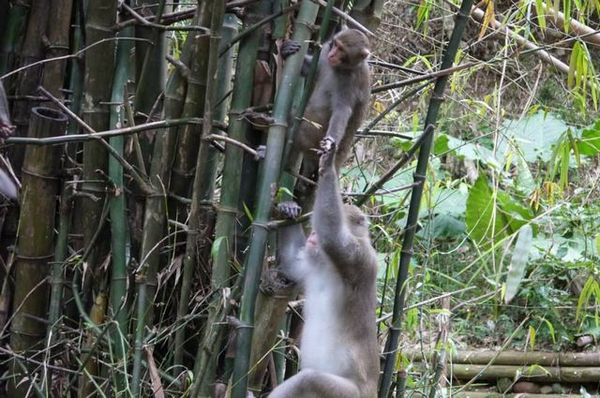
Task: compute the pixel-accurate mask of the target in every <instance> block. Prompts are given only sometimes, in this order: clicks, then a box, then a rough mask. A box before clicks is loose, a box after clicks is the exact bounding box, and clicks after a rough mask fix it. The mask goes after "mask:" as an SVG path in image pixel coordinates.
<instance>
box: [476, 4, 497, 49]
mask: <svg viewBox="0 0 600 398" xmlns="http://www.w3.org/2000/svg"><path fill="white" fill-rule="evenodd" d="M485 2H486V3H487V4H486V7H485V14H484V16H483V22H482V24H481V30H480V31H479V38H478V39H479V40H481V38H482V37H483V35H484V34H485V32H486V30H487V28H488V27H489V26H490V23H491V21H493V20H494V2H493V1H490V0H485Z"/></svg>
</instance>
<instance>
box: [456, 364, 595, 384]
mask: <svg viewBox="0 0 600 398" xmlns="http://www.w3.org/2000/svg"><path fill="white" fill-rule="evenodd" d="M517 374H519V375H520V377H519V380H531V381H536V382H556V381H558V382H566V383H591V382H598V380H600V367H587V368H584V367H543V366H540V365H533V366H516V365H513V366H511V365H492V366H487V367H486V365H467V364H456V363H454V364H452V367H451V372H450V375H451V376H452V377H454V378H456V379H460V380H471V379H473V378H475V377H477V379H476V381H492V380H497V379H500V378H503V377H506V378H509V379H513V378H514V377H515V376H516V375H517Z"/></svg>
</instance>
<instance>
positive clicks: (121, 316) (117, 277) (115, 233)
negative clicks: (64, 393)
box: [108, 28, 137, 396]
mask: <svg viewBox="0 0 600 398" xmlns="http://www.w3.org/2000/svg"><path fill="white" fill-rule="evenodd" d="M131 34H133V29H131V28H127V29H125V30H123V31H122V32H120V34H119V36H123V37H129V36H131ZM132 48H133V43H132V42H131V41H129V40H119V44H118V46H117V55H116V58H117V63H116V68H115V75H114V81H113V84H112V95H111V103H112V104H113V105H111V107H110V127H111V128H113V127H119V126H122V125H123V124H124V121H125V115H124V113H123V101H124V100H125V95H124V93H125V88H126V85H127V79H128V77H129V73H130V71H129V69H130V67H131V65H130V64H131V62H130V56H129V53H130V51H131V49H132ZM124 141H125V140H124V138H123V137H122V136H117V137H113V138H111V139H110V145H111V146H112V147H113V149H114V151H115V152H116V153H118V154H119V155H120V156H123V152H124V151H123V148H124ZM108 175H109V178H110V180H111V183H112V186H113V191H112V192H113V194H112V195H111V197H110V203H109V206H110V207H109V211H110V231H111V259H112V263H111V266H112V267H111V280H110V296H109V304H110V305H109V307H108V309H109V313H108V314H109V316H110V317H111V318H112V320H113V321H114V325H113V327H112V329H111V343H112V345H113V348H112V349H113V352H114V354H115V360H116V364H115V367H117V368H119V367H123V372H119V371H117V372H116V375H115V378H116V381H117V383H116V385H115V386H114V387H113V388H114V390H113V393H114V394H115V395H116V396H119V395H122V394H125V395H131V394H132V388H133V385H132V386H131V387H130V385H129V383H128V380H127V352H128V342H127V334H128V326H129V322H128V316H127V315H128V311H127V284H128V283H127V282H128V281H127V278H128V273H127V247H126V245H127V242H128V241H129V238H128V236H127V215H126V205H125V189H124V188H125V187H124V183H123V166H122V165H121V163H119V161H118V160H117V159H115V158H114V157H113V156H111V157H110V158H109V159H108ZM136 387H137V385H136ZM134 396H135V395H134Z"/></svg>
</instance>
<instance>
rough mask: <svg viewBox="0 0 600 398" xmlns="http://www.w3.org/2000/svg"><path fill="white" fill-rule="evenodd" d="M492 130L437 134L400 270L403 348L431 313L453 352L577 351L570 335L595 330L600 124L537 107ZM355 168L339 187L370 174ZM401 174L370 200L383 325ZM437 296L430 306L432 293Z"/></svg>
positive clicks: (429, 328)
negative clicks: (404, 289)
mask: <svg viewBox="0 0 600 398" xmlns="http://www.w3.org/2000/svg"><path fill="white" fill-rule="evenodd" d="M498 137H499V139H498V140H495V141H493V140H487V141H486V140H479V141H476V142H472V141H466V140H460V139H458V138H455V137H452V136H450V135H448V134H445V133H444V131H441V132H440V133H438V135H437V138H436V141H435V149H434V152H435V157H434V159H432V161H431V165H430V169H429V173H428V180H427V185H426V188H425V196H424V199H423V203H422V210H421V211H422V216H423V218H422V223H421V225H420V230H419V232H418V237H419V239H417V245H418V246H417V247H416V248H415V254H414V257H413V260H412V265H411V268H410V280H409V285H408V289H409V290H408V298H409V299H408V302H407V305H408V306H409V309H408V310H407V311H406V313H405V321H404V326H403V329H404V337H405V339H406V341H405V345H406V346H407V347H409V346H411V345H412V346H414V344H415V343H416V342H421V343H426V344H429V343H431V342H432V341H435V339H436V338H437V337H438V334H439V332H438V325H437V321H436V319H437V316H438V315H440V314H441V313H449V314H450V315H451V332H450V342H451V343H452V345H453V346H454V347H455V348H456V349H465V348H467V347H469V348H473V347H481V348H495V349H497V348H499V347H503V348H516V349H527V350H574V349H577V350H579V349H586V347H578V346H577V345H576V342H577V338H578V337H579V336H581V335H591V336H595V337H598V331H599V330H600V329H599V326H600V306H599V304H600V283H599V281H600V279H598V276H599V275H600V256H599V253H600V216H599V214H600V201H599V200H598V198H599V197H600V187H599V186H598V175H597V171H595V170H596V166H597V156H598V153H599V151H600V120H599V121H596V122H595V123H593V124H590V125H588V126H585V127H580V128H578V127H576V126H572V125H569V124H566V123H565V122H564V121H562V119H561V118H560V117H558V116H556V115H553V114H543V113H539V112H538V113H534V114H532V115H531V116H528V117H526V118H524V119H522V120H520V121H506V122H505V123H503V127H502V129H501V134H498ZM398 148H403V145H398ZM449 159H452V160H453V161H455V162H461V163H463V164H469V163H471V164H475V165H476V166H473V167H474V172H473V174H472V175H467V176H463V177H462V178H457V176H456V175H453V174H452V172H451V171H450V170H449V169H448V167H447V165H448V164H449V163H452V162H449ZM442 160H444V161H442ZM362 171H363V172H362V173H358V172H357V171H356V170H349V171H348V173H347V174H346V176H347V181H352V182H353V184H354V185H353V186H351V187H349V189H351V190H359V191H360V190H361V189H362V187H363V186H365V185H368V184H369V183H370V182H372V181H374V180H376V179H377V178H378V175H377V173H373V174H372V175H368V174H366V173H364V169H363V170H362ZM411 180H412V176H411V174H410V170H407V171H406V172H405V173H401V174H399V175H398V176H396V177H395V178H394V179H393V180H392V181H390V182H389V183H388V184H386V186H385V190H386V193H385V194H382V195H381V196H380V197H378V198H377V199H378V200H374V201H373V202H372V210H373V214H377V215H376V216H374V218H375V222H374V226H373V232H374V236H375V239H374V241H375V244H376V247H377V249H378V251H379V253H380V260H381V261H380V292H381V296H382V298H383V302H382V309H381V313H380V315H381V317H382V319H384V320H387V319H388V318H389V313H390V312H391V310H392V305H393V302H392V301H393V291H394V288H395V277H396V272H397V267H398V257H399V250H400V242H401V237H402V233H401V231H402V227H403V226H404V224H405V217H406V213H405V208H406V207H405V206H406V203H407V200H408V199H407V198H408V195H407V193H406V191H405V190H400V191H397V192H394V191H395V189H397V188H401V187H403V186H405V185H406V184H409V183H410V182H411ZM448 293H452V295H451V300H450V306H449V308H447V309H446V310H442V309H440V300H435V298H436V297H441V296H443V295H445V294H448ZM422 303H424V304H422ZM381 327H382V330H384V331H385V326H381ZM587 349H590V347H588V348H587Z"/></svg>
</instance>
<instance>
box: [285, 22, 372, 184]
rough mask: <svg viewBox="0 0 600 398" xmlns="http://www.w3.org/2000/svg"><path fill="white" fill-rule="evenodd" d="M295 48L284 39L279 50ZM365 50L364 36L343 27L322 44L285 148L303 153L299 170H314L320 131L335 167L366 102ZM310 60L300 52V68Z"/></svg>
mask: <svg viewBox="0 0 600 398" xmlns="http://www.w3.org/2000/svg"><path fill="white" fill-rule="evenodd" d="M299 48H300V46H299V44H298V43H296V42H293V41H287V42H285V43H284V45H283V47H282V56H283V57H284V58H286V57H288V56H289V55H291V54H294V53H295V52H297V51H298V49H299ZM369 54H370V50H369V40H368V39H367V37H366V36H365V35H364V34H363V33H362V32H361V31H359V30H356V29H347V30H343V31H341V32H339V33H338V34H336V35H335V36H333V38H332V39H331V40H330V41H329V42H327V43H325V44H324V45H323V50H322V51H321V55H320V57H319V66H318V69H317V77H316V81H315V85H314V89H313V92H312V93H311V96H310V99H309V101H308V104H307V106H306V110H305V111H304V119H303V121H302V123H301V125H300V129H299V131H298V132H297V133H296V136H295V137H294V146H293V149H292V151H291V154H292V157H293V156H297V155H299V153H303V154H304V170H303V173H302V174H303V175H305V176H307V177H312V175H313V174H315V172H316V170H317V167H318V155H317V150H318V149H319V142H320V141H321V140H322V139H323V138H324V137H326V136H327V137H329V138H331V139H332V140H333V141H334V142H335V144H336V146H337V148H338V149H337V153H336V161H335V167H336V170H339V169H340V167H341V165H342V164H343V163H344V161H345V160H346V158H347V156H348V154H349V152H350V148H351V146H352V140H353V138H354V133H355V132H356V130H357V129H358V128H359V127H360V124H361V123H362V121H363V119H364V118H365V116H366V113H367V109H368V105H369V97H370V91H371V78H370V73H369V66H368V64H367V58H368V56H369ZM311 60H312V57H311V56H306V58H305V60H304V66H303V71H306V70H308V67H307V66H308V65H310V62H311ZM290 164H293V163H290Z"/></svg>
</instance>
